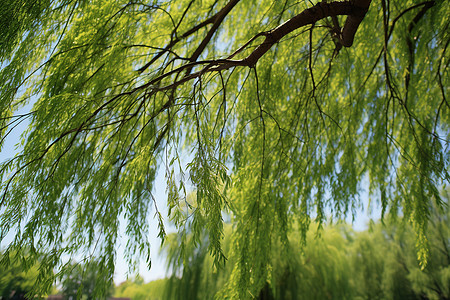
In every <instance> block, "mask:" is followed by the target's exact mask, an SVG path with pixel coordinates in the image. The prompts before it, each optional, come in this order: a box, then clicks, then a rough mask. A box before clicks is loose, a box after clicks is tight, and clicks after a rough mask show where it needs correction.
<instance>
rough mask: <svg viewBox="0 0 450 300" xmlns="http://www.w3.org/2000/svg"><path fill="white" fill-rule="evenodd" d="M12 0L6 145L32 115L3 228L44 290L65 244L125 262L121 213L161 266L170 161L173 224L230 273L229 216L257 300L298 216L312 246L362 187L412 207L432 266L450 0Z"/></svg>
mask: <svg viewBox="0 0 450 300" xmlns="http://www.w3.org/2000/svg"><path fill="white" fill-rule="evenodd" d="M3 2H5V1H3ZM3 4H4V9H2V11H1V15H0V20H1V21H0V26H1V27H0V32H1V33H0V65H1V70H0V82H1V84H2V88H1V90H0V141H1V144H0V146H3V145H4V141H5V138H6V137H7V136H8V135H9V134H10V132H11V130H12V129H13V128H14V127H15V126H17V124H19V123H21V122H22V121H24V120H26V119H27V120H28V121H29V122H30V124H29V126H28V129H27V131H26V132H25V133H24V134H23V135H22V141H21V146H22V147H20V148H19V150H18V153H17V155H16V156H15V157H14V158H12V159H9V160H6V161H3V162H2V163H1V165H0V178H1V194H0V224H1V225H0V226H1V232H0V239H3V238H4V237H5V236H6V234H8V233H10V232H12V233H14V240H13V241H12V242H11V243H10V244H9V245H8V247H7V248H6V252H9V251H13V250H14V251H17V252H18V253H21V251H22V252H23V253H25V250H26V251H27V252H28V253H32V254H33V253H36V249H39V251H40V252H41V251H42V252H44V253H45V255H44V256H43V257H41V258H40V259H41V264H40V276H39V277H38V280H40V282H41V283H42V285H41V286H43V287H45V286H47V287H48V286H50V283H49V281H48V280H50V279H48V278H51V275H52V274H53V270H58V271H57V272H59V271H61V272H64V270H67V269H68V265H65V264H64V261H65V259H66V258H67V257H69V258H80V257H82V258H85V259H95V261H96V262H97V263H98V264H100V265H101V266H103V268H102V269H103V270H106V271H109V272H111V274H112V273H113V271H114V261H115V255H116V247H117V241H118V235H119V226H120V222H121V221H120V220H124V222H126V234H127V236H128V243H127V247H126V250H127V252H126V255H127V257H128V258H129V261H130V264H132V263H133V262H135V261H136V260H138V259H139V257H141V256H143V257H145V258H147V261H148V262H149V263H150V245H149V242H148V238H147V235H148V229H149V227H150V226H158V228H159V232H160V233H159V236H160V237H161V239H162V240H164V237H165V229H164V221H165V219H164V218H165V216H163V215H162V214H161V213H160V212H159V210H158V207H157V205H156V199H155V198H154V196H153V194H152V191H153V189H154V182H155V177H156V174H157V173H158V172H159V173H164V175H165V178H166V183H167V193H168V199H167V205H168V207H169V216H168V218H170V219H171V220H173V221H174V222H175V224H176V226H177V228H178V229H179V231H180V232H186V231H187V230H191V231H192V232H193V233H194V235H193V239H194V240H195V241H196V243H200V242H202V243H206V244H205V245H206V247H207V249H208V250H209V251H210V252H211V253H212V254H213V257H214V258H215V264H216V265H217V266H218V267H219V266H220V265H221V264H222V263H223V262H224V261H225V260H226V257H225V256H224V252H223V249H222V247H221V240H222V238H223V218H224V214H227V215H229V216H231V218H232V219H233V224H234V225H233V226H234V227H235V230H234V231H233V238H232V245H233V249H235V252H236V253H237V258H236V260H235V262H236V263H235V265H234V266H233V273H232V276H231V279H232V280H231V283H230V284H234V285H235V286H238V287H239V289H238V293H239V295H240V297H242V298H246V297H250V296H249V295H252V293H254V292H255V291H257V290H259V289H260V288H261V287H262V286H264V284H265V283H266V279H267V277H268V276H269V275H268V274H269V270H270V269H271V267H272V266H271V260H270V259H269V256H270V255H271V247H272V245H273V244H274V243H276V242H281V243H286V241H287V239H288V236H287V231H288V228H289V227H290V226H293V225H292V224H293V222H294V221H295V224H297V223H298V224H299V225H298V226H300V231H299V232H301V235H302V240H303V241H306V233H307V231H308V227H309V224H310V223H311V222H312V221H313V220H314V221H315V222H317V223H318V224H321V223H323V222H324V221H325V220H326V219H327V218H328V216H330V215H331V216H333V217H334V218H341V217H343V216H347V215H351V214H354V213H355V212H356V211H357V210H359V209H360V208H361V207H362V204H363V202H362V199H361V197H360V196H361V194H364V193H365V192H367V193H368V194H369V195H370V198H371V203H372V205H377V204H378V205H380V206H381V208H382V216H385V215H389V216H392V217H395V216H396V215H399V214H400V215H402V216H404V217H405V218H406V219H407V220H410V222H411V223H412V224H413V227H414V231H415V233H416V246H417V250H418V252H417V253H418V258H419V259H420V261H421V262H422V263H423V264H425V263H426V259H427V253H428V252H427V251H428V242H427V224H428V218H429V214H430V207H431V206H430V203H431V202H432V201H435V202H436V203H437V205H438V206H439V205H441V199H440V195H439V192H438V189H439V188H440V187H441V186H442V185H443V184H446V183H448V181H449V178H450V176H449V172H448V168H449V151H448V147H449V140H450V130H449V123H450V112H449V108H450V105H449V102H448V99H447V97H448V87H449V79H450V76H449V74H448V73H449V68H448V67H449V57H450V55H449V53H448V52H449V49H448V46H449V41H450V30H449V24H450V21H449V19H450V17H449V16H450V5H448V3H447V2H446V1H444V0H432V1H424V2H422V1H414V0H406V1H403V0H402V1H400V0H380V1H373V2H372V3H371V1H370V0H351V1H322V2H317V1H293V0H280V1H268V0H262V1H253V0H248V1H239V0H179V1H170V0H167V1H162V0H161V1H158V0H147V1H138V0H114V1H113V0H91V1H87V0H45V1H31V0H20V1H6V3H3ZM26 104H32V109H31V110H30V111H27V112H23V107H25V106H26ZM193 190H195V195H196V197H195V201H192V200H189V197H187V195H188V193H190V192H191V191H193ZM373 203H375V204H373ZM150 215H154V218H153V219H151V218H149V216H150ZM203 231H206V238H203V237H204V236H205V235H203ZM183 236H184V239H181V240H180V250H181V251H183V249H185V247H186V243H185V242H186V238H187V234H185V235H183ZM28 257H29V258H27V259H30V260H32V259H33V256H32V255H31V256H28ZM106 271H105V272H106ZM50 281H51V280H50ZM46 283H47V284H46Z"/></svg>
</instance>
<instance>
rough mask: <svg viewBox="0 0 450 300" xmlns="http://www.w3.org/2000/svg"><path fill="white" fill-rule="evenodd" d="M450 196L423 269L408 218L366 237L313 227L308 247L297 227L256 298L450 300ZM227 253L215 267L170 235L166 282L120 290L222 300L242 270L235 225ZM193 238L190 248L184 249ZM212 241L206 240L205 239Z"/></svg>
mask: <svg viewBox="0 0 450 300" xmlns="http://www.w3.org/2000/svg"><path fill="white" fill-rule="evenodd" d="M449 196H450V195H449V190H446V191H444V192H443V197H442V199H443V200H444V201H445V203H444V205H443V207H444V208H443V209H440V208H439V209H438V208H437V206H433V207H432V208H431V210H430V211H431V214H430V216H429V219H430V222H429V228H428V230H429V243H430V258H429V262H428V264H427V266H426V267H425V268H424V269H423V270H421V268H420V265H419V262H418V260H417V255H416V253H417V252H416V246H417V245H416V237H415V233H414V230H413V228H412V227H411V225H410V223H409V222H408V220H405V219H402V218H399V219H396V220H392V219H389V220H388V219H386V220H384V222H371V223H370V224H369V226H368V229H367V230H365V231H360V232H358V231H355V230H353V229H352V227H351V225H349V224H345V223H337V224H328V225H327V226H324V227H323V228H318V226H311V228H310V230H309V231H308V233H307V243H306V245H303V244H302V238H301V234H300V231H299V228H298V226H295V225H293V226H292V227H291V228H290V229H289V234H288V243H287V244H285V245H282V244H281V243H280V242H278V243H274V246H273V248H272V251H271V253H272V260H273V261H272V265H273V269H272V270H271V276H270V279H269V280H268V282H267V283H266V285H265V286H264V288H263V289H262V290H261V291H260V294H259V295H253V296H254V298H255V299H449V297H450V265H449V262H450V230H449V227H450V226H449V225H450V221H449V216H450V214H449V209H448V204H449V198H450V197H449ZM224 229H225V237H224V241H223V247H224V251H225V253H227V257H228V261H227V262H226V264H225V266H224V267H223V268H219V269H216V268H214V264H213V261H214V259H213V258H212V257H211V255H210V253H209V252H208V249H207V247H205V246H204V245H205V244H206V243H202V242H198V241H194V240H193V239H192V238H191V236H189V233H186V232H185V233H184V234H186V235H187V236H185V237H182V236H180V234H175V233H173V234H170V235H169V236H168V239H167V241H166V243H165V246H164V248H163V251H164V253H165V254H166V255H167V258H168V259H167V261H168V272H169V273H170V274H171V275H170V276H169V277H168V278H166V279H161V280H157V281H152V282H150V283H147V284H144V283H143V280H142V278H138V279H132V280H129V281H126V282H124V283H122V284H121V285H119V287H117V288H116V293H115V296H116V297H130V298H131V299H139V300H140V299H180V300H181V299H214V298H216V299H222V296H223V295H224V293H223V292H224V289H226V283H227V282H228V281H229V280H230V279H231V278H230V276H232V270H233V267H234V266H235V264H236V261H234V258H233V257H234V256H233V253H232V252H233V249H231V248H230V245H231V242H232V241H231V233H232V230H233V224H232V223H228V224H226V226H225V228H224ZM182 238H185V239H186V245H187V246H186V248H185V249H184V250H182V249H181V248H180V247H179V245H180V244H179V242H180V239H182ZM204 238H205V239H207V237H206V236H205V237H204Z"/></svg>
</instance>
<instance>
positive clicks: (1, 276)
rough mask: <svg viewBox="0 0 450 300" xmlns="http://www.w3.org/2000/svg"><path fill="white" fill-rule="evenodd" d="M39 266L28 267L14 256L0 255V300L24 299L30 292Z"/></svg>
mask: <svg viewBox="0 0 450 300" xmlns="http://www.w3.org/2000/svg"><path fill="white" fill-rule="evenodd" d="M38 268H39V265H37V264H35V265H32V266H28V267H27V264H26V262H25V261H20V260H15V259H14V254H8V257H6V255H5V254H2V253H0V270H1V271H0V299H24V298H25V296H26V295H27V294H28V293H30V292H32V290H33V286H34V285H35V282H36V277H37V275H38Z"/></svg>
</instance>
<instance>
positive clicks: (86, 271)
mask: <svg viewBox="0 0 450 300" xmlns="http://www.w3.org/2000/svg"><path fill="white" fill-rule="evenodd" d="M100 267H101V265H100V264H97V263H95V262H89V264H87V265H81V264H77V263H74V264H71V266H70V272H68V273H67V274H64V277H63V278H62V280H61V285H62V289H61V294H62V295H63V296H64V299H69V300H71V299H72V300H73V299H85V300H91V299H98V298H107V297H109V296H111V295H112V294H113V292H114V285H112V284H110V286H107V287H104V282H105V280H106V279H107V278H108V276H105V274H104V272H102V270H101V269H100ZM110 282H112V281H110ZM97 285H100V286H101V288H102V289H103V290H101V289H98V288H96V287H97Z"/></svg>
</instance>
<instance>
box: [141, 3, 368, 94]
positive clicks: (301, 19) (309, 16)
mask: <svg viewBox="0 0 450 300" xmlns="http://www.w3.org/2000/svg"><path fill="white" fill-rule="evenodd" d="M238 1H239V0H232V1H230V2H229V3H228V4H227V6H226V7H227V9H225V7H224V8H223V9H222V10H221V12H223V15H221V14H217V15H216V16H217V20H216V21H217V22H216V21H214V26H216V25H217V26H218V25H219V24H220V22H221V21H222V20H223V18H224V17H225V16H226V14H227V13H228V12H229V11H230V10H231V9H232V8H233V6H234V5H235V4H236V3H237V2H238ZM370 2H371V0H354V1H353V2H331V3H326V2H320V3H318V4H316V5H315V6H313V7H311V8H309V9H306V10H304V11H303V12H301V13H300V14H298V15H296V16H295V17H293V18H291V19H289V20H288V21H286V22H285V23H283V24H282V25H280V26H278V27H276V28H275V29H272V30H271V31H268V32H263V33H259V34H258V35H257V36H261V35H263V36H265V37H266V38H265V40H264V42H263V43H262V44H261V45H259V46H258V47H257V48H256V49H255V50H254V51H253V52H252V53H251V54H250V55H249V56H248V57H247V58H244V59H241V60H231V59H218V60H208V61H198V62H195V61H194V62H191V63H188V64H185V65H183V66H181V67H179V68H177V69H175V70H172V71H170V72H168V73H165V74H162V75H160V76H158V77H157V78H154V79H153V80H151V81H150V82H148V83H146V84H145V85H143V86H141V87H139V88H137V89H141V88H148V87H152V88H155V89H157V90H158V91H161V90H167V89H172V88H175V87H177V86H179V85H180V84H183V83H185V82H187V81H190V80H192V79H195V78H199V77H201V76H202V75H203V74H205V73H206V72H214V71H221V70H226V69H230V68H233V67H237V66H248V67H252V66H254V65H255V64H256V62H257V61H258V60H259V59H260V58H261V57H262V56H263V55H264V54H265V53H266V52H267V51H268V50H269V49H270V48H271V47H272V46H273V45H274V44H275V43H277V42H278V41H280V40H281V38H283V37H284V36H285V35H287V34H289V33H291V32H292V31H294V30H296V29H298V28H300V27H303V26H305V25H308V24H314V23H316V22H317V21H319V20H321V19H323V18H326V17H329V16H336V15H348V18H347V20H348V19H350V21H348V22H346V23H345V26H344V28H343V32H342V41H343V42H342V43H343V45H344V46H346V47H349V46H350V45H351V44H352V43H353V38H354V35H355V33H356V31H357V29H358V26H359V24H360V23H361V21H362V19H363V18H364V16H365V14H366V12H367V10H368V7H369V5H370ZM214 26H213V28H214ZM213 28H211V30H210V31H209V33H211V32H212V33H211V36H212V35H213V34H214V31H215V29H214V30H213ZM216 29H217V27H216ZM209 33H208V35H209ZM252 40H254V39H252ZM205 41H209V39H208V36H207V37H205V39H204V40H203V42H202V43H201V45H200V46H199V48H198V49H197V51H196V52H195V53H201V51H200V50H199V49H200V48H201V46H202V45H203V44H204V46H205V47H206V44H207V42H205ZM247 44H248V43H247ZM241 48H242V47H241ZM241 48H240V50H242V49H241ZM202 49H203V48H202ZM240 50H238V51H240ZM195 53H194V54H195ZM199 55H200V54H199ZM232 56H234V54H233V55H231V57H232ZM199 65H204V67H203V68H202V70H200V71H197V72H195V73H192V74H190V71H191V70H192V68H193V67H195V66H199ZM185 70H186V75H185V76H184V77H183V78H181V79H179V80H176V81H174V82H173V83H172V84H169V85H166V86H159V85H158V83H159V82H161V81H162V80H163V79H165V78H167V77H169V76H171V75H174V74H176V73H180V72H182V71H185Z"/></svg>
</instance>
